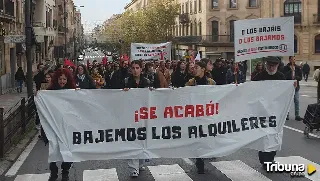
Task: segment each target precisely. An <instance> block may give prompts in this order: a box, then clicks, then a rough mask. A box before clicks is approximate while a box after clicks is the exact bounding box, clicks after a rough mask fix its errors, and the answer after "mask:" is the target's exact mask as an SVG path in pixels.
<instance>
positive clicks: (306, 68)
mask: <svg viewBox="0 0 320 181" xmlns="http://www.w3.org/2000/svg"><path fill="white" fill-rule="evenodd" d="M302 73H303V78H304V80H305V81H306V82H308V77H309V73H310V66H309V64H308V62H306V63H305V64H304V65H303V66H302Z"/></svg>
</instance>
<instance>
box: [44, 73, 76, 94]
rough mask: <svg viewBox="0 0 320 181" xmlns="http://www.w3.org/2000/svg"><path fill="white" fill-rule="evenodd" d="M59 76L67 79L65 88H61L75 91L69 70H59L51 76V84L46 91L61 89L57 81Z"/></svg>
mask: <svg viewBox="0 0 320 181" xmlns="http://www.w3.org/2000/svg"><path fill="white" fill-rule="evenodd" d="M61 75H65V76H66V77H67V83H66V85H65V87H63V88H64V89H75V88H76V84H75V82H74V79H73V78H72V74H71V72H70V70H68V69H66V68H59V69H58V70H57V71H56V72H55V73H54V75H53V78H52V82H51V86H50V87H49V88H48V90H57V89H61V87H60V85H59V83H58V80H59V77H60V76H61Z"/></svg>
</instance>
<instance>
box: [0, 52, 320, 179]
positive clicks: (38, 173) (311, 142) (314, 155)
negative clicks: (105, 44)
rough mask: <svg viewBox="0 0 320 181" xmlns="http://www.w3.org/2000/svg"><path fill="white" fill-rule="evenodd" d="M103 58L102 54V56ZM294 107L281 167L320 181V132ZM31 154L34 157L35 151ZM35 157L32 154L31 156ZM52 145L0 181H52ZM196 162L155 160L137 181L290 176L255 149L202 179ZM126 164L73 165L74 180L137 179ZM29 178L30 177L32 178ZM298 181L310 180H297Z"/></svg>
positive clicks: (34, 147) (308, 98)
mask: <svg viewBox="0 0 320 181" xmlns="http://www.w3.org/2000/svg"><path fill="white" fill-rule="evenodd" d="M97 54H98V53H97ZM301 84H303V86H302V87H301V90H300V115H301V116H304V113H305V110H306V107H307V105H308V104H311V103H315V102H316V87H314V86H310V85H312V82H308V83H305V82H301ZM293 105H294V104H292V107H291V110H290V120H289V121H287V122H286V124H285V128H284V136H283V146H282V150H281V151H279V152H278V153H277V158H276V161H279V162H280V163H295V164H298V163H303V164H308V163H312V162H313V163H312V164H313V165H314V166H316V168H317V169H318V172H316V173H315V174H313V175H312V176H311V177H309V179H310V180H312V181H319V179H320V172H319V170H320V165H319V164H317V163H320V156H319V155H318V153H319V150H320V136H319V134H317V133H314V134H312V135H311V137H310V139H307V138H306V137H305V136H304V135H303V133H302V131H303V130H304V127H305V126H304V124H303V123H302V122H298V121H295V120H294V106H293ZM30 151H31V152H30ZM29 152H30V154H29ZM47 158H48V146H45V145H44V143H43V142H42V141H41V140H38V138H35V139H34V140H33V141H32V142H31V143H30V145H29V146H28V147H27V149H26V151H25V152H24V153H22V155H21V156H20V158H19V159H18V161H17V162H16V163H15V164H14V165H13V166H12V167H11V169H10V170H9V171H8V172H7V173H6V174H5V175H2V178H1V177H0V180H2V181H38V180H39V181H40V180H41V181H42V180H47V178H48V177H49V173H50V171H49V169H48V161H47ZM194 163H195V160H194V159H153V160H150V162H148V163H147V164H146V168H147V169H146V170H145V171H141V173H140V176H139V177H138V178H137V179H136V180H142V181H153V180H156V181H160V180H161V181H162V180H168V181H179V180H181V181H192V180H196V181H227V180H233V181H245V180H252V181H269V180H274V181H287V180H291V179H292V178H291V177H290V176H289V174H288V173H282V174H280V173H266V171H264V170H263V169H262V167H261V165H260V163H259V160H258V153H257V151H255V150H249V149H241V150H239V151H238V152H236V153H234V154H232V155H229V156H226V157H221V158H217V159H214V158H212V159H206V160H205V164H206V169H207V173H206V174H204V175H198V174H197V172H196V167H195V165H194ZM127 167H128V166H127V162H126V160H107V161H86V162H81V163H75V164H73V166H72V168H71V173H70V177H71V179H70V180H74V181H75V180H77V181H81V180H83V181H98V180H101V181H102V180H108V181H118V180H120V181H126V180H131V178H130V177H129V172H128V168H127ZM26 174H27V175H26ZM295 180H296V181H304V180H308V179H307V178H295Z"/></svg>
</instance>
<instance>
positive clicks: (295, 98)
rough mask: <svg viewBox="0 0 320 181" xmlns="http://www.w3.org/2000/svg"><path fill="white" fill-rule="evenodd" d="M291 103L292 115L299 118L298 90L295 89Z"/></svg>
mask: <svg viewBox="0 0 320 181" xmlns="http://www.w3.org/2000/svg"><path fill="white" fill-rule="evenodd" d="M293 102H294V114H295V116H296V117H297V116H299V108H300V106H299V105H300V104H299V89H296V91H295V94H294V97H293ZM287 119H289V113H288V115H287Z"/></svg>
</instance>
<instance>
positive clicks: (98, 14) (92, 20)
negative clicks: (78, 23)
mask: <svg viewBox="0 0 320 181" xmlns="http://www.w3.org/2000/svg"><path fill="white" fill-rule="evenodd" d="M73 1H74V4H75V5H76V6H77V9H80V11H81V15H82V24H83V26H84V29H85V32H88V31H90V30H92V28H94V27H95V26H96V25H98V24H101V23H102V22H103V21H105V20H106V19H108V18H109V17H111V16H112V15H113V14H118V13H122V12H123V11H124V6H125V5H126V4H128V3H129V2H130V1H131V0H73ZM79 6H84V7H80V8H79Z"/></svg>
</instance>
